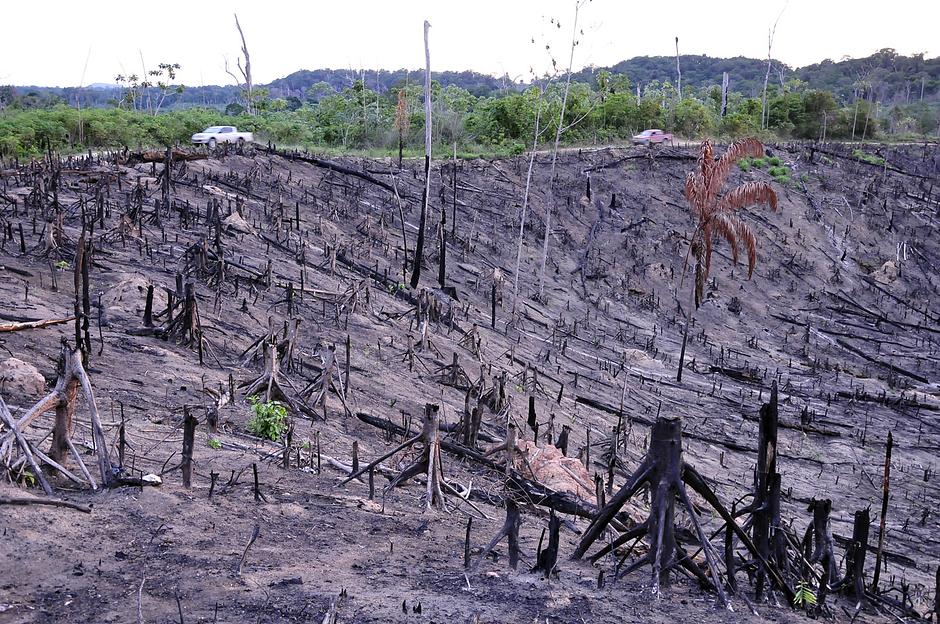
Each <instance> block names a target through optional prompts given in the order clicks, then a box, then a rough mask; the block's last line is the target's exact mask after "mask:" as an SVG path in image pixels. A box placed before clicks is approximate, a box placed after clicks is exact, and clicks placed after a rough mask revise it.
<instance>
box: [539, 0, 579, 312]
mask: <svg viewBox="0 0 940 624" xmlns="http://www.w3.org/2000/svg"><path fill="white" fill-rule="evenodd" d="M584 2H585V0H578V1H577V2H575V5H574V26H572V28H571V54H570V56H569V57H568V71H567V73H566V76H565V94H564V96H562V98H561V111H560V112H559V113H558V127H557V128H556V129H555V145H554V147H553V148H552V168H551V173H550V174H549V178H548V205H547V206H545V238H544V239H542V266H541V267H540V268H539V299H542V298H543V296H544V294H545V263H546V262H547V260H548V237H549V235H550V234H551V231H552V208H553V207H554V202H555V164H556V163H557V162H558V143H559V142H560V141H561V132H562V129H563V127H564V124H565V107H566V106H567V105H568V91H569V90H570V89H571V68H572V66H573V65H574V48H575V46H577V45H578V40H577V36H578V11H580V10H581V5H582V4H583V3H584Z"/></svg>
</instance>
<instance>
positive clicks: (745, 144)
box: [676, 138, 777, 381]
mask: <svg viewBox="0 0 940 624" xmlns="http://www.w3.org/2000/svg"><path fill="white" fill-rule="evenodd" d="M763 154H764V146H763V145H762V144H761V142H760V141H758V140H757V139H754V138H748V139H741V140H739V141H735V142H734V143H732V144H731V145H730V146H729V147H728V149H727V151H725V153H724V154H722V155H721V157H720V158H718V159H716V158H715V155H714V152H713V151H712V143H711V141H710V140H708V139H706V140H705V141H704V142H703V143H702V147H701V152H700V154H699V158H698V167H697V170H696V171H692V172H690V173H689V175H688V177H687V178H686V180H685V197H686V199H687V200H688V202H689V207H690V208H691V210H692V215H693V216H694V217H695V218H696V219H698V224H697V225H696V227H695V231H694V232H693V233H692V240H691V242H690V244H689V251H688V254H687V255H686V262H685V264H686V266H688V258H689V255H693V256H694V257H695V282H694V284H693V288H692V299H691V301H690V302H689V307H688V308H687V309H686V311H685V330H684V331H683V334H682V349H681V350H680V352H679V370H678V372H677V373H676V381H682V368H683V365H684V363H685V347H686V343H687V342H688V339H689V326H690V325H691V323H692V312H693V310H694V309H697V308H698V307H699V305H700V304H701V301H702V296H703V291H704V289H705V281H706V280H707V279H708V274H709V271H710V269H711V260H712V246H713V245H714V239H715V236H716V235H717V236H721V237H723V238H724V239H725V240H727V241H728V244H729V245H731V259H732V261H733V262H734V263H735V264H737V262H738V245H739V244H744V246H745V247H746V248H747V276H748V279H750V277H751V275H753V273H754V265H755V264H757V238H756V237H755V236H754V232H752V231H751V228H750V227H748V225H747V224H746V223H745V222H744V221H742V220H741V217H740V216H738V214H737V211H738V210H741V209H742V208H746V207H748V206H754V205H758V204H767V205H769V206H770V208H771V209H772V210H777V194H776V193H775V192H774V190H773V188H771V186H770V184H768V183H767V182H745V183H744V184H741V185H740V186H737V187H735V188H733V189H731V190H730V191H728V192H727V193H724V194H723V195H722V196H721V197H719V196H718V193H719V192H721V189H722V187H723V186H724V184H725V181H726V180H727V179H728V176H729V175H730V174H731V169H732V167H734V165H735V163H737V162H738V161H739V160H741V159H742V158H745V157H748V156H751V157H755V158H756V157H759V156H762V155H763ZM685 269H686V267H683V270H682V272H683V277H684V275H685ZM680 285H681V281H680Z"/></svg>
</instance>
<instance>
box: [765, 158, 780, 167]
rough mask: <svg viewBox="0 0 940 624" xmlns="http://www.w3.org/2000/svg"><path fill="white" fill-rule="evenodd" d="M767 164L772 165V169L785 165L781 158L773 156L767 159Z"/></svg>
mask: <svg viewBox="0 0 940 624" xmlns="http://www.w3.org/2000/svg"><path fill="white" fill-rule="evenodd" d="M767 162H768V163H769V164H770V166H771V167H779V166H780V165H782V164H783V161H782V160H780V157H779V156H771V157H770V158H768V159H767Z"/></svg>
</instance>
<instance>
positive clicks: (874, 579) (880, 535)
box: [871, 431, 894, 594]
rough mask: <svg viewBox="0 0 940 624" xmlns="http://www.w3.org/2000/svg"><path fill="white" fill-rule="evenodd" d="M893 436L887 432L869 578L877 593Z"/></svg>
mask: <svg viewBox="0 0 940 624" xmlns="http://www.w3.org/2000/svg"><path fill="white" fill-rule="evenodd" d="M893 446H894V438H893V437H892V436H891V432H890V431H889V432H888V444H887V446H886V447H885V473H884V480H883V481H882V483H881V521H880V523H879V527H878V551H877V552H876V553H875V573H874V575H873V576H872V579H871V591H872V593H873V594H874V593H878V580H879V579H880V578H881V555H882V552H883V550H884V545H885V524H886V522H887V520H888V496H889V494H890V492H891V448H892V447H893Z"/></svg>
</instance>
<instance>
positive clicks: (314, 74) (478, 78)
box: [268, 69, 515, 97]
mask: <svg viewBox="0 0 940 624" xmlns="http://www.w3.org/2000/svg"><path fill="white" fill-rule="evenodd" d="M431 77H432V78H433V79H434V80H436V81H438V82H439V83H441V84H442V85H444V86H447V85H456V86H458V87H460V88H462V89H466V90H467V91H469V92H470V93H471V94H472V95H475V96H481V95H489V94H491V93H493V92H494V91H498V90H500V89H507V88H512V87H514V86H515V85H514V84H513V82H512V79H511V78H509V77H506V76H504V77H502V78H495V77H493V76H490V75H488V74H478V73H477V72H473V71H461V72H455V71H445V72H431ZM357 80H362V81H363V82H364V83H365V84H366V86H367V87H368V88H370V89H372V90H375V91H379V92H385V91H388V90H390V89H393V88H397V87H399V86H401V85H404V84H407V83H409V82H410V83H412V84H419V85H420V84H423V82H424V72H423V70H414V69H412V70H407V69H396V70H394V71H387V70H384V69H381V70H378V71H375V70H371V69H367V70H354V69H313V70H310V69H301V70H300V71H295V72H294V73H292V74H289V75H287V76H284V77H283V78H278V79H277V80H274V81H273V82H271V84H269V85H268V87H269V88H271V90H272V92H273V91H275V90H279V91H282V92H283V93H282V95H283V96H284V97H289V96H291V95H294V96H299V95H301V94H302V93H304V94H305V93H307V92H308V91H310V90H311V89H316V88H321V89H322V88H325V87H326V86H327V85H328V86H329V87H331V88H332V89H333V90H334V91H342V90H343V89H346V88H348V87H351V86H353V84H354V83H355V81H357ZM318 86H319V87H318Z"/></svg>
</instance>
